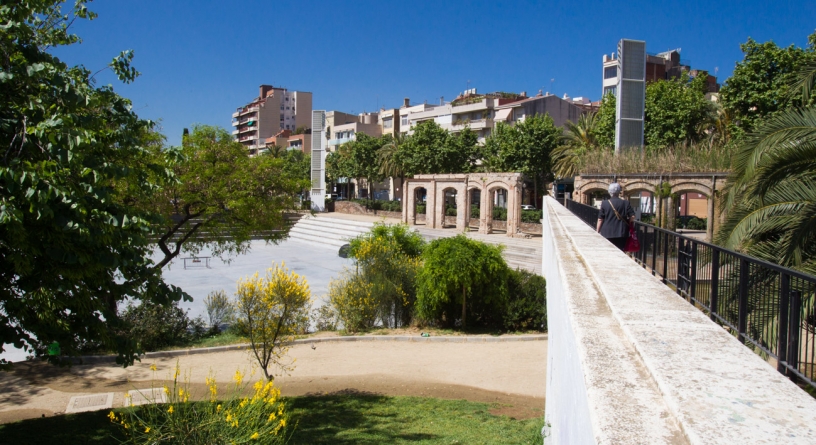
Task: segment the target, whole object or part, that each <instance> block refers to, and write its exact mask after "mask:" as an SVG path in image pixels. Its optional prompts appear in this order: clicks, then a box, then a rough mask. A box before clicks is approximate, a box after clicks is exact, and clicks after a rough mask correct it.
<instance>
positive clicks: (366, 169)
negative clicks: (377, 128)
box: [346, 133, 386, 199]
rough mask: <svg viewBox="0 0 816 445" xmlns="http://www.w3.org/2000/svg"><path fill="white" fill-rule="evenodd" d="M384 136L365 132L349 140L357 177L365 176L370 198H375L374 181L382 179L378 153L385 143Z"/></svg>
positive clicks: (353, 166)
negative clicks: (375, 135) (378, 136)
mask: <svg viewBox="0 0 816 445" xmlns="http://www.w3.org/2000/svg"><path fill="white" fill-rule="evenodd" d="M385 142H386V141H385V140H384V139H383V138H376V137H372V136H369V135H367V134H364V133H357V135H356V139H355V140H354V141H352V142H348V143H347V144H346V145H349V148H350V153H351V163H352V164H351V165H352V168H353V170H354V177H355V178H365V180H366V184H368V189H369V193H368V196H369V199H371V198H373V193H372V186H373V183H374V181H379V180H382V178H383V175H382V174H380V167H379V162H378V155H379V151H380V148H382V146H383V145H384V144H385ZM358 183H359V181H358Z"/></svg>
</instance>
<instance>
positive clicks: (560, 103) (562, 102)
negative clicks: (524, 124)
mask: <svg viewBox="0 0 816 445" xmlns="http://www.w3.org/2000/svg"><path fill="white" fill-rule="evenodd" d="M589 106H591V105H590V101H589V100H588V99H586V98H583V97H576V98H574V99H572V98H570V97H569V96H567V95H566V94H565V95H564V97H563V98H561V97H558V96H555V95H552V94H549V93H547V94H546V95H544V94H541V93H539V95H538V96H535V97H530V98H526V99H522V100H518V101H514V102H510V103H506V104H503V105H499V106H497V107H495V116H494V118H493V122H494V124H495V125H498V123H499V122H504V123H506V124H510V125H513V124H515V123H516V122H520V121H523V120H524V119H525V118H526V117H527V116H533V115H537V114H540V115H543V114H548V115H550V117H551V118H552V120H553V123H555V125H556V126H558V127H563V126H564V125H565V124H566V123H567V121H570V122H578V118H579V117H581V115H582V114H584V113H585V112H586V111H587V108H588V107H589Z"/></svg>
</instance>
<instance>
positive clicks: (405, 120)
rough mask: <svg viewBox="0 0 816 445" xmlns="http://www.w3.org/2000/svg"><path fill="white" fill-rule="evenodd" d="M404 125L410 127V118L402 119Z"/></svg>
mask: <svg viewBox="0 0 816 445" xmlns="http://www.w3.org/2000/svg"><path fill="white" fill-rule="evenodd" d="M402 125H408V118H407V117H404V118H402Z"/></svg>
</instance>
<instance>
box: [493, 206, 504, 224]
mask: <svg viewBox="0 0 816 445" xmlns="http://www.w3.org/2000/svg"><path fill="white" fill-rule="evenodd" d="M493 220H495V221H507V209H506V208H504V207H493Z"/></svg>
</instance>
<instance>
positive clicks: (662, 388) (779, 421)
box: [543, 197, 816, 445]
mask: <svg viewBox="0 0 816 445" xmlns="http://www.w3.org/2000/svg"><path fill="white" fill-rule="evenodd" d="M543 208H544V215H543V238H544V258H543V260H544V261H543V271H544V275H545V277H546V278H547V312H548V324H549V328H550V333H549V348H548V358H547V402H546V412H545V417H546V421H547V423H548V425H549V426H548V427H547V432H548V434H549V437H548V438H547V439H546V441H545V443H547V444H596V443H597V444H630V443H631V444H635V443H645V444H662V443H671V444H686V443H688V444H728V445H735V444H753V443H756V444H760V443H763V444H764V443H795V444H799V443H801V444H813V443H816V400H814V399H813V398H812V397H810V396H809V395H808V394H806V393H805V392H804V391H802V390H801V389H800V388H798V387H797V386H796V385H794V384H793V383H791V382H790V381H789V380H787V379H786V378H784V377H783V376H782V375H781V374H779V373H778V372H777V371H776V370H775V369H774V368H773V367H771V366H770V365H769V364H768V363H766V362H765V361H763V360H762V359H761V358H760V357H759V356H757V355H756V354H754V353H753V352H752V351H751V350H749V349H748V348H746V347H745V346H743V345H742V344H740V343H739V342H738V341H737V340H736V339H735V338H734V337H733V336H731V335H729V334H728V333H726V331H725V330H723V329H722V328H721V327H719V326H718V325H716V324H715V323H713V322H712V321H711V320H709V319H708V318H707V317H706V316H705V315H704V314H703V313H702V312H700V311H699V310H697V309H695V308H694V307H692V306H691V305H690V304H688V302H686V301H684V300H683V299H681V298H680V297H679V296H677V294H675V293H674V292H672V291H671V290H670V289H669V288H668V287H666V286H665V285H663V284H662V283H661V282H660V281H659V280H657V279H656V278H655V277H653V276H652V275H651V274H650V273H648V272H646V271H645V270H644V269H643V268H641V267H640V266H638V265H637V264H636V263H634V262H633V261H632V260H631V259H629V258H628V257H627V256H626V255H624V254H623V253H622V252H620V251H619V250H617V249H616V248H615V247H614V246H612V245H611V244H609V243H608V242H607V241H606V240H604V239H603V238H601V237H600V236H599V235H598V234H597V233H595V232H594V230H592V229H591V228H590V227H589V226H587V225H586V224H585V223H584V222H583V221H581V220H579V219H578V218H576V217H575V216H573V215H572V214H571V213H570V212H569V211H568V210H566V209H565V208H563V207H562V206H561V205H560V204H558V203H557V202H555V200H553V199H551V198H549V197H548V198H545V200H544V207H543Z"/></svg>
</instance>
